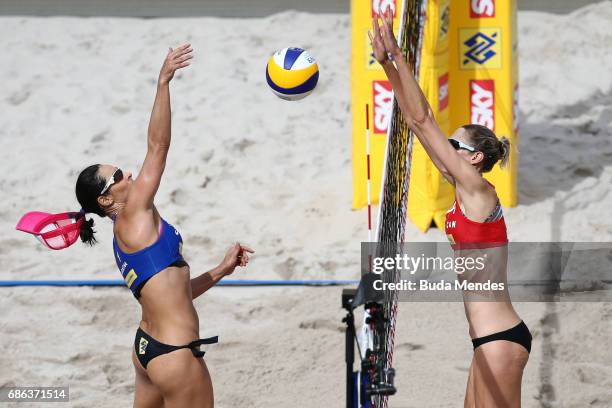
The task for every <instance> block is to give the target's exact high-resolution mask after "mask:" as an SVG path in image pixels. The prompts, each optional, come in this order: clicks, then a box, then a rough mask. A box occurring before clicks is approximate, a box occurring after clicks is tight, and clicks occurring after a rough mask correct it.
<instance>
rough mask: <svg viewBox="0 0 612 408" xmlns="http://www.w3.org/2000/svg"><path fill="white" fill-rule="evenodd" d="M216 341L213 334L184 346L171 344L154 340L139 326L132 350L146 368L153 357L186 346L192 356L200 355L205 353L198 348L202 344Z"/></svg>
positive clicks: (217, 338)
mask: <svg viewBox="0 0 612 408" xmlns="http://www.w3.org/2000/svg"><path fill="white" fill-rule="evenodd" d="M218 342H219V337H218V336H215V337H209V338H207V339H198V340H194V341H192V342H191V343H189V344H185V345H184V346H172V345H170V344H164V343H161V342H159V341H157V340H155V339H154V338H153V337H151V336H149V335H148V334H147V333H146V332H145V331H144V330H142V329H141V328H140V327H139V328H138V330H137V331H136V338H135V339H134V351H135V352H136V357H138V361H140V364H142V366H143V367H144V368H147V364H149V361H151V360H153V359H154V358H155V357H158V356H161V355H163V354H168V353H170V352H172V351H175V350H179V349H184V348H188V349H190V350H191V352H192V353H193V356H194V357H202V356H204V353H205V352H204V351H200V349H199V347H200V346H201V345H202V344H214V343H218Z"/></svg>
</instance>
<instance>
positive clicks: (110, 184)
mask: <svg viewBox="0 0 612 408" xmlns="http://www.w3.org/2000/svg"><path fill="white" fill-rule="evenodd" d="M191 58H192V49H191V46H190V45H189V44H186V45H182V46H180V47H178V48H176V49H174V50H173V49H170V50H169V51H168V55H167V56H166V58H165V60H164V63H163V66H162V68H161V71H160V74H159V79H158V83H157V95H156V96H155V102H154V104H153V111H152V113H151V119H150V122H149V129H148V140H147V142H148V143H147V146H148V147H147V153H146V156H145V159H144V162H143V165H142V168H141V170H140V173H139V174H138V177H136V179H134V180H133V179H132V175H131V174H130V173H128V172H124V171H122V170H121V169H119V168H118V167H115V166H111V165H97V164H96V165H93V166H89V167H87V168H86V169H85V170H83V171H82V172H81V174H80V175H79V177H78V179H77V183H76V195H77V199H78V201H79V203H80V204H81V207H82V209H81V214H82V215H83V220H82V222H81V227H80V237H81V239H82V240H83V241H84V242H87V243H90V244H93V243H94V242H95V238H94V231H93V219H88V220H86V219H85V218H84V213H94V214H97V215H98V216H100V217H108V218H109V219H110V220H112V222H113V224H114V239H113V249H114V255H115V260H116V262H117V266H118V267H119V269H120V271H121V273H122V275H123V277H124V279H125V281H126V284H127V286H128V287H129V288H130V289H131V291H132V293H133V295H134V296H135V297H136V299H138V301H139V303H140V305H141V307H142V320H141V322H140V327H139V328H138V330H137V332H136V338H135V341H134V348H133V351H132V360H133V363H134V366H135V368H136V391H135V397H134V406H135V407H138V408H145V407H165V408H171V407H181V408H182V407H212V406H213V405H214V400H213V388H212V382H211V379H210V376H209V373H208V370H207V368H206V364H205V363H204V361H203V358H202V356H203V354H204V352H203V351H201V350H200V345H201V344H210V343H214V342H216V340H217V339H216V338H209V339H199V321H198V315H197V313H196V310H195V308H194V306H193V299H195V298H197V297H198V296H200V295H201V294H203V293H204V292H206V291H207V290H208V289H210V288H211V287H212V286H213V285H215V284H216V283H217V282H218V281H219V280H221V279H222V278H223V277H224V276H227V275H229V274H231V273H232V272H233V271H234V268H236V267H237V266H246V265H247V263H248V262H249V253H252V252H253V251H252V250H251V249H250V248H248V247H246V246H244V245H241V244H239V243H236V244H234V245H233V246H232V247H231V248H230V249H229V250H228V252H227V253H226V255H225V258H224V259H223V261H222V262H221V263H220V264H219V265H218V266H217V267H216V268H214V269H212V270H210V271H208V272H206V273H204V274H202V275H200V276H198V277H197V278H194V279H191V278H190V270H189V265H188V264H187V262H186V261H185V260H184V259H183V256H182V254H181V250H182V239H181V235H180V234H179V232H178V230H176V229H175V228H174V227H173V226H172V225H170V224H169V223H168V222H167V221H166V220H164V219H163V218H162V217H161V215H160V214H159V212H158V210H157V208H156V207H155V205H154V199H155V194H156V193H157V189H158V187H159V184H160V181H161V178H162V175H163V173H164V168H165V167H166V159H167V156H168V150H169V148H170V140H171V131H170V128H171V126H170V89H169V85H170V81H171V80H172V78H173V76H174V73H175V72H176V70H178V69H181V68H184V67H186V66H188V65H189V63H190V62H189V60H190V59H191Z"/></svg>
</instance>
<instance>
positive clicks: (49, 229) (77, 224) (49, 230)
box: [16, 211, 85, 250]
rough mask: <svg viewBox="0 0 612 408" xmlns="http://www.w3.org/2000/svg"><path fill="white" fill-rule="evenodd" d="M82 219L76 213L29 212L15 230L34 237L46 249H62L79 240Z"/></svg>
mask: <svg viewBox="0 0 612 408" xmlns="http://www.w3.org/2000/svg"><path fill="white" fill-rule="evenodd" d="M84 219H85V217H83V216H82V214H81V213H78V212H66V213H60V214H49V213H44V212H40V211H31V212H29V213H27V214H26V215H24V216H23V217H21V219H20V220H19V222H18V223H17V227H16V229H18V230H19V231H23V232H27V233H28V234H32V235H34V236H36V238H38V239H39V240H40V241H41V242H42V243H43V244H45V245H46V246H47V247H48V248H51V249H56V250H57V249H64V248H68V247H69V246H70V245H72V244H74V243H75V242H76V240H77V239H78V238H79V230H80V228H81V224H82V223H83V220H84Z"/></svg>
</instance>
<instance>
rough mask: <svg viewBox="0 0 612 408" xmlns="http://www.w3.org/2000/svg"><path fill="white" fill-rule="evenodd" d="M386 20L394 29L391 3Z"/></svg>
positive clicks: (388, 6)
mask: <svg viewBox="0 0 612 408" xmlns="http://www.w3.org/2000/svg"><path fill="white" fill-rule="evenodd" d="M385 21H386V23H387V25H388V26H389V27H390V28H391V29H393V11H392V10H391V5H390V4H389V5H387V12H386V14H385Z"/></svg>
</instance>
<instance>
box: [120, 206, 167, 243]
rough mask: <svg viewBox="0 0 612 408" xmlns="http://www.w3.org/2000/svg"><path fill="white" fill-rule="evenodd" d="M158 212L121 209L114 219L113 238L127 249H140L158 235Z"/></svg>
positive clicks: (153, 240)
mask: <svg viewBox="0 0 612 408" xmlns="http://www.w3.org/2000/svg"><path fill="white" fill-rule="evenodd" d="M161 222H162V221H161V219H160V218H159V214H157V212H153V211H137V212H129V211H125V210H124V211H122V212H121V213H120V214H119V215H118V216H117V219H116V221H115V228H114V233H115V239H116V240H117V241H118V243H120V244H121V246H122V247H124V248H125V249H127V250H129V251H135V250H140V249H142V248H145V247H147V246H149V245H150V244H151V243H153V242H155V241H156V240H157V239H158V237H159V232H158V231H159V225H160V223H161Z"/></svg>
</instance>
